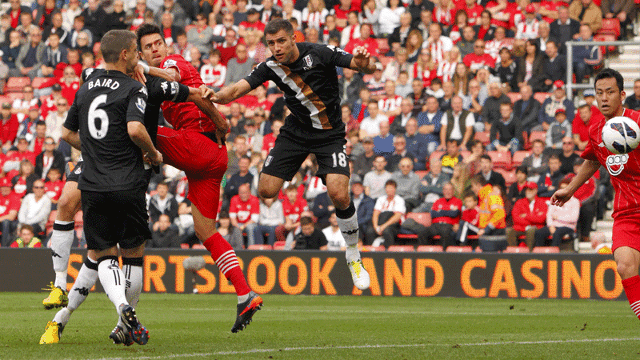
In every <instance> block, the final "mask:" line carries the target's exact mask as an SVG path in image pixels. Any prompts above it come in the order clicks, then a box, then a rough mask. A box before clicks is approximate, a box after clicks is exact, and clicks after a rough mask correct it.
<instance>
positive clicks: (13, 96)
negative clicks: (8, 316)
mask: <svg viewBox="0 0 640 360" xmlns="http://www.w3.org/2000/svg"><path fill="white" fill-rule="evenodd" d="M5 95H6V96H7V97H8V98H9V102H10V103H12V102H14V101H15V100H16V99H22V98H24V93H22V92H10V93H6V94H5Z"/></svg>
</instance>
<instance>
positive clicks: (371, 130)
mask: <svg viewBox="0 0 640 360" xmlns="http://www.w3.org/2000/svg"><path fill="white" fill-rule="evenodd" d="M367 109H368V110H369V116H367V117H366V118H364V119H363V120H362V122H361V123H360V138H362V139H364V138H366V137H371V138H373V137H374V136H377V135H378V134H380V124H381V123H383V122H386V123H387V124H388V123H389V118H388V117H387V116H384V115H382V114H381V113H380V112H379V108H378V102H377V101H376V100H371V101H369V104H368V105H367Z"/></svg>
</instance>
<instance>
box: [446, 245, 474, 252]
mask: <svg viewBox="0 0 640 360" xmlns="http://www.w3.org/2000/svg"><path fill="white" fill-rule="evenodd" d="M447 252H473V248H472V247H471V246H448V247H447Z"/></svg>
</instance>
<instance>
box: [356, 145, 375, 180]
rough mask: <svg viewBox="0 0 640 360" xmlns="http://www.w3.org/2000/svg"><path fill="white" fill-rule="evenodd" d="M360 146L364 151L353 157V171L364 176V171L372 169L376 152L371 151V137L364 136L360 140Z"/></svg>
mask: <svg viewBox="0 0 640 360" xmlns="http://www.w3.org/2000/svg"><path fill="white" fill-rule="evenodd" d="M362 146H363V147H364V153H362V154H360V155H358V156H355V157H354V158H353V173H355V174H357V175H359V176H361V177H364V176H365V174H366V173H368V172H369V171H371V170H372V169H373V161H374V160H375V158H376V153H375V152H374V151H373V139H372V138H370V137H365V138H364V139H363V140H362Z"/></svg>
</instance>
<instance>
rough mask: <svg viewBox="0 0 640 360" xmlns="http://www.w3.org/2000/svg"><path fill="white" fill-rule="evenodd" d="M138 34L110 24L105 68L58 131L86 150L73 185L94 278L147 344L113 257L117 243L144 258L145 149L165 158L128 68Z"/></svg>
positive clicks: (155, 158) (126, 254) (128, 254)
mask: <svg viewBox="0 0 640 360" xmlns="http://www.w3.org/2000/svg"><path fill="white" fill-rule="evenodd" d="M135 40H136V37H135V34H133V33H131V32H129V31H124V30H111V31H109V32H108V33H107V34H105V36H104V37H103V38H102V41H101V44H102V45H101V51H102V54H103V57H104V60H105V69H106V70H107V71H105V72H104V73H102V74H98V75H97V76H95V77H93V78H90V79H89V81H87V82H86V83H85V84H83V86H82V87H81V88H80V90H78V93H77V95H76V100H75V101H74V103H73V105H72V106H71V109H70V110H69V114H68V115H67V119H66V121H65V124H64V128H63V138H64V140H65V141H67V142H68V143H69V144H71V145H72V146H73V147H75V148H80V149H81V150H82V153H83V160H84V161H83V171H82V176H81V177H80V179H79V183H78V188H79V189H80V191H81V202H82V211H83V222H84V224H85V227H84V230H85V235H86V237H87V248H88V249H90V250H93V251H94V255H95V257H96V258H97V264H98V277H99V278H100V282H101V283H102V286H103V287H104V289H105V292H106V293H107V295H108V296H109V299H110V300H111V302H112V303H113V304H114V305H115V307H116V311H117V313H118V315H119V317H120V318H121V319H122V321H123V322H124V324H125V325H126V328H127V331H128V332H129V335H130V336H131V338H132V339H133V341H135V342H136V343H138V344H140V345H144V344H146V343H147V341H148V339H149V332H148V330H147V329H146V328H145V327H144V326H143V325H142V324H141V323H140V322H139V321H138V319H137V316H136V313H135V310H134V308H133V306H131V305H130V304H129V301H128V300H127V297H126V294H125V282H124V279H125V275H124V273H123V272H122V270H121V269H120V267H119V264H118V256H117V255H118V245H119V246H120V251H121V253H122V257H123V259H124V258H135V259H141V258H142V253H143V251H144V242H145V241H146V239H149V238H150V237H151V234H150V231H149V228H148V225H147V211H146V201H145V191H146V187H147V181H146V178H147V174H146V171H145V167H144V165H143V164H144V160H143V154H144V158H145V159H146V160H147V161H148V162H150V163H151V164H153V165H157V164H160V163H161V162H162V154H160V152H158V150H157V149H156V148H155V146H154V145H153V142H152V141H151V138H150V137H149V134H148V132H147V130H146V128H145V126H144V111H145V108H146V101H147V90H146V87H144V85H142V84H140V83H139V82H137V81H135V80H133V79H131V78H130V77H129V76H127V75H126V74H127V73H131V72H133V69H134V68H135V66H136V65H137V62H138V52H137V48H136V41H135ZM141 150H142V151H141ZM116 224H117V225H118V226H114V225H116ZM140 265H141V264H140Z"/></svg>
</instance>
